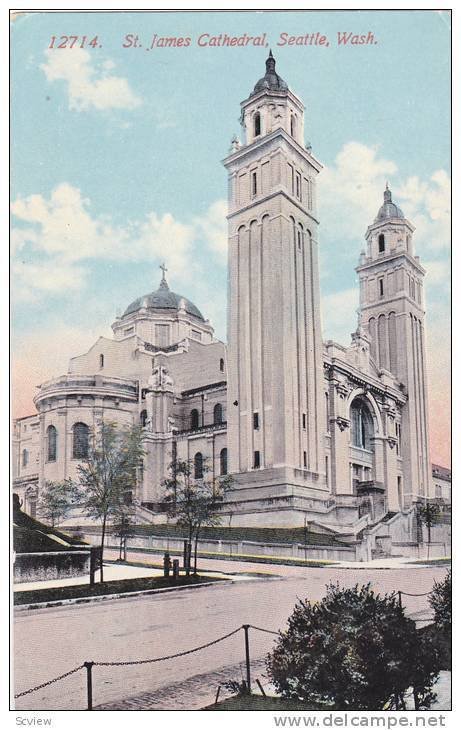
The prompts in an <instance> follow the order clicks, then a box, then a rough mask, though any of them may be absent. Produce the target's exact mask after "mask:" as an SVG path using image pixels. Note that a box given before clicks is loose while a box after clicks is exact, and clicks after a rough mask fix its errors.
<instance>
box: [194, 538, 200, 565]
mask: <svg viewBox="0 0 461 730" xmlns="http://www.w3.org/2000/svg"><path fill="white" fill-rule="evenodd" d="M198 536H199V531H198V530H197V532H196V533H195V545H194V575H197V548H198Z"/></svg>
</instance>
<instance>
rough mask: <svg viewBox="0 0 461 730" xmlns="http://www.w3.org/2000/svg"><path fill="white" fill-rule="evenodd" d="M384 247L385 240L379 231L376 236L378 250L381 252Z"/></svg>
mask: <svg viewBox="0 0 461 730" xmlns="http://www.w3.org/2000/svg"><path fill="white" fill-rule="evenodd" d="M385 248H386V242H385V240H384V233H380V234H379V236H378V251H379V253H383V252H384V250H385Z"/></svg>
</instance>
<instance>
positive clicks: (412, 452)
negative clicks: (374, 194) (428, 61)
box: [356, 185, 431, 507]
mask: <svg viewBox="0 0 461 730" xmlns="http://www.w3.org/2000/svg"><path fill="white" fill-rule="evenodd" d="M414 230H415V229H414V227H413V226H412V224H411V223H410V222H409V221H408V220H407V219H406V218H405V215H404V214H403V212H402V210H401V209H400V208H399V207H398V206H397V205H396V204H395V203H394V202H393V200H392V193H391V191H390V189H389V186H388V185H386V189H385V191H384V201H383V205H382V206H381V208H380V209H379V211H378V214H377V216H376V218H375V220H374V221H373V223H372V224H371V225H369V226H368V229H367V232H366V234H365V240H366V243H367V248H366V251H363V252H362V253H361V256H360V261H359V265H358V267H357V268H356V271H357V273H358V275H359V278H360V321H361V325H362V327H363V328H364V330H365V332H367V334H368V338H369V340H370V345H371V356H372V358H373V360H374V362H375V364H376V366H377V368H378V369H380V370H387V371H389V372H390V373H392V375H394V377H395V378H396V379H397V380H398V381H400V383H401V387H402V389H403V390H404V392H405V394H406V396H407V403H406V405H405V406H404V409H403V413H402V426H401V434H399V436H400V442H401V458H402V468H403V479H404V483H403V494H404V505H403V506H405V507H409V506H410V505H411V503H412V502H414V501H416V500H418V499H420V498H421V497H429V496H431V494H430V492H429V490H430V485H431V471H430V457H429V426H428V411H427V409H428V405H427V374H426V345H425V311H424V291H423V280H424V275H425V270H424V269H423V267H422V266H421V264H420V261H419V257H418V256H415V252H414V244H413V233H414Z"/></svg>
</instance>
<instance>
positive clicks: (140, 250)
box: [11, 183, 226, 300]
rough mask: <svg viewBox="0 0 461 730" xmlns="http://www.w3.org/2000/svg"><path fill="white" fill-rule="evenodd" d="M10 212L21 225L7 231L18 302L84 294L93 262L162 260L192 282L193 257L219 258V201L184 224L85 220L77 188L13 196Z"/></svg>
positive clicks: (168, 218) (164, 219) (162, 219)
mask: <svg viewBox="0 0 461 730" xmlns="http://www.w3.org/2000/svg"><path fill="white" fill-rule="evenodd" d="M11 210H12V214H13V216H14V217H15V218H16V219H17V220H18V221H19V222H20V225H19V226H17V227H15V228H13V232H12V241H13V246H14V250H15V252H16V256H15V258H14V260H13V267H14V268H13V275H14V280H15V287H14V289H15V293H16V298H17V299H26V300H31V299H33V298H34V296H36V295H37V294H40V293H44V292H48V293H50V294H58V293H59V292H61V291H65V290H67V289H73V290H77V289H80V288H82V287H83V286H84V285H85V278H86V273H87V269H88V267H87V266H86V264H88V263H89V262H91V261H92V260H107V261H123V260H130V261H134V262H143V261H145V262H146V263H148V264H151V263H152V262H153V260H155V259H162V260H164V261H165V262H166V264H167V266H168V268H170V269H172V270H173V271H174V272H175V277H176V278H177V279H179V280H181V279H183V280H186V279H189V280H190V279H191V278H192V277H193V273H194V272H195V271H197V266H198V263H197V260H198V258H199V257H198V256H197V253H198V252H199V249H200V252H202V251H203V243H205V245H206V246H207V247H208V248H209V250H210V251H212V252H214V253H216V254H217V256H218V259H219V261H222V263H224V260H225V251H226V233H225V231H226V220H225V204H224V203H223V201H217V202H216V203H214V204H212V205H211V206H210V208H209V209H208V210H207V211H206V212H205V213H204V214H203V216H201V217H197V218H194V219H192V220H191V221H190V222H182V221H179V220H177V219H176V218H175V217H174V216H173V215H172V214H171V213H165V214H163V215H158V214H157V213H156V212H154V211H152V212H150V213H149V214H148V215H147V216H146V217H145V218H144V220H142V221H133V222H130V223H128V224H127V225H126V226H115V225H114V224H113V223H112V221H111V220H110V218H108V217H104V216H99V217H98V216H94V215H92V214H91V201H90V200H88V199H87V198H85V197H83V196H82V194H81V191H80V190H79V189H78V188H75V187H73V186H72V185H70V184H69V183H61V184H60V185H58V186H57V187H56V188H55V189H54V190H53V191H52V192H51V194H50V196H49V197H48V198H46V197H44V196H42V195H30V196H28V197H25V198H17V199H16V200H15V201H14V202H13V203H12V205H11ZM82 264H84V265H82Z"/></svg>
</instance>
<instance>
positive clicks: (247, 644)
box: [242, 624, 251, 694]
mask: <svg viewBox="0 0 461 730" xmlns="http://www.w3.org/2000/svg"><path fill="white" fill-rule="evenodd" d="M242 628H243V630H244V632H245V661H246V666H247V688H248V694H251V673H250V637H249V635H248V631H249V629H250V625H249V624H243V626H242Z"/></svg>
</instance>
